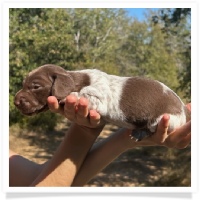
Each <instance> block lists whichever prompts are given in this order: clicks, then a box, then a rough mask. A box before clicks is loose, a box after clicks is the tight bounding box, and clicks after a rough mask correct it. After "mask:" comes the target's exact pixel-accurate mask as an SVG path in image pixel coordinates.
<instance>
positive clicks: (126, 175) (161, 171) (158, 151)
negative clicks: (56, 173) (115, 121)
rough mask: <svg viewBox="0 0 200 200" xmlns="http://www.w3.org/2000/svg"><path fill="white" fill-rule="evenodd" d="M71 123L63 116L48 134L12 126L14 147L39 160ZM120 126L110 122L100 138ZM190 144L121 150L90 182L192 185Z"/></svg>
mask: <svg viewBox="0 0 200 200" xmlns="http://www.w3.org/2000/svg"><path fill="white" fill-rule="evenodd" d="M68 126H69V123H68V121H67V120H63V122H62V123H60V124H59V125H58V126H57V127H56V130H54V131H52V132H48V133H46V134H42V133H36V132H34V131H29V132H27V131H22V130H20V129H19V127H16V126H12V127H11V128H10V136H9V143H10V149H12V150H13V151H15V152H17V153H19V154H21V155H23V156H25V157H26V158H28V159H30V160H32V161H35V162H37V163H43V162H45V161H46V160H48V159H49V158H51V156H52V155H53V153H54V151H55V150H56V148H57V147H58V145H59V143H60V142H61V140H62V138H63V136H64V134H65V132H66V131H67V129H68ZM117 129H118V127H116V126H113V125H110V124H108V125H106V127H105V129H104V131H103V132H102V133H101V135H100V137H99V138H98V141H100V140H102V139H104V138H105V137H107V136H108V135H109V134H110V133H111V132H113V131H116V130H117ZM98 141H97V142H98ZM190 152H191V151H190V147H188V148H186V149H184V150H172V149H167V148H165V147H141V148H136V149H133V150H129V151H127V152H125V153H123V154H121V155H120V156H119V157H118V158H117V159H116V160H114V161H113V162H112V163H111V164H110V165H108V166H107V167H106V168H105V169H104V170H103V171H102V172H100V173H99V174H97V175H96V177H94V178H93V179H92V180H91V181H90V182H89V183H88V184H87V185H86V186H93V187H99V186H103V187H107V186H120V187H122V186H125V187H133V186H144V187H145V186H150V187H152V186H191V176H190V175H191V173H190V170H191V166H190V165H191V162H190V160H191V159H190Z"/></svg>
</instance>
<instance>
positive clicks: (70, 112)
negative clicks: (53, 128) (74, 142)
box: [64, 95, 78, 121]
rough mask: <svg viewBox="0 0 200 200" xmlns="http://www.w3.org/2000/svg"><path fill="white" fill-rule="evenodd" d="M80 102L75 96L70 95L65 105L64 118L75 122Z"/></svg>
mask: <svg viewBox="0 0 200 200" xmlns="http://www.w3.org/2000/svg"><path fill="white" fill-rule="evenodd" d="M77 103H78V100H77V98H76V97H75V96H74V95H69V96H67V97H66V102H65V105H64V116H65V117H66V118H68V119H69V120H71V121H73V120H74V119H75V116H76V112H77Z"/></svg>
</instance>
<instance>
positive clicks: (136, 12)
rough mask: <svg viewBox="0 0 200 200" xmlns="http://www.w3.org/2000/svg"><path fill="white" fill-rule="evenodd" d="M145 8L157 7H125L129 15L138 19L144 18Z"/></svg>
mask: <svg viewBox="0 0 200 200" xmlns="http://www.w3.org/2000/svg"><path fill="white" fill-rule="evenodd" d="M147 9H151V10H157V9H158V8H125V10H126V11H127V12H128V15H129V16H133V17H136V18H137V19H138V20H139V21H143V20H144V19H145V17H144V13H145V11H146V10H147Z"/></svg>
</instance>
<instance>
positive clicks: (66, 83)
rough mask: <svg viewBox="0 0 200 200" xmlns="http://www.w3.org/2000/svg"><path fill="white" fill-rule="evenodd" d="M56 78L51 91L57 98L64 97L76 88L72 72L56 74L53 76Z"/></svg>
mask: <svg viewBox="0 0 200 200" xmlns="http://www.w3.org/2000/svg"><path fill="white" fill-rule="evenodd" d="M52 77H53V79H54V82H53V85H52V90H51V93H52V95H53V96H55V97H56V98H57V99H63V98H65V97H66V96H67V95H68V94H70V93H71V92H72V91H73V89H74V80H73V78H72V77H71V76H70V74H68V73H65V74H61V73H59V74H55V75H53V76H52Z"/></svg>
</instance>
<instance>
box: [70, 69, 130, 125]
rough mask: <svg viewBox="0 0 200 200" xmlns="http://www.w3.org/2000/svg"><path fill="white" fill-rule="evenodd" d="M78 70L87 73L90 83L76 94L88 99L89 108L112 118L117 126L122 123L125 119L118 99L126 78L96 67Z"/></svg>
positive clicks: (107, 118) (106, 118)
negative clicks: (109, 73)
mask: <svg viewBox="0 0 200 200" xmlns="http://www.w3.org/2000/svg"><path fill="white" fill-rule="evenodd" d="M78 72H80V73H85V74H88V75H89V77H90V82H91V84H90V86H87V87H84V88H83V89H82V90H81V91H80V92H79V93H76V95H77V96H79V97H80V96H83V97H86V98H87V99H88V100H89V108H90V109H95V110H97V112H99V113H100V114H101V115H102V117H104V119H105V120H107V121H112V120H114V121H115V122H116V123H117V124H118V125H119V126H120V125H124V122H123V124H122V121H125V116H124V113H123V112H122V111H121V110H120V108H119V107H120V106H119V101H120V98H121V94H122V88H123V85H124V84H125V82H126V80H127V79H128V78H127V77H119V76H114V75H108V74H106V73H104V72H102V71H99V70H96V69H92V70H90V69H87V70H81V71H78ZM73 94H75V93H73ZM108 102H109V103H108ZM130 128H131V127H130Z"/></svg>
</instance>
